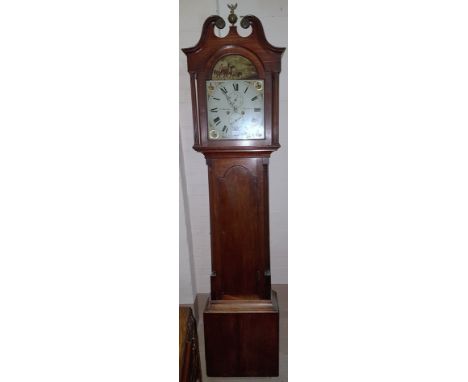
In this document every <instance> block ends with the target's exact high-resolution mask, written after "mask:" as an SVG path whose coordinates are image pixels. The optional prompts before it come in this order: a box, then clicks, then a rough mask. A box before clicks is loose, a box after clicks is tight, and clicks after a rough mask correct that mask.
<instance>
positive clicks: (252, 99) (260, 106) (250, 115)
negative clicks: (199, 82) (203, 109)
mask: <svg viewBox="0 0 468 382" xmlns="http://www.w3.org/2000/svg"><path fill="white" fill-rule="evenodd" d="M206 94H207V112H208V139H210V140H223V139H249V140H250V139H264V138H265V126H264V83H263V80H240V79H239V80H215V81H214V80H210V81H207V82H206Z"/></svg>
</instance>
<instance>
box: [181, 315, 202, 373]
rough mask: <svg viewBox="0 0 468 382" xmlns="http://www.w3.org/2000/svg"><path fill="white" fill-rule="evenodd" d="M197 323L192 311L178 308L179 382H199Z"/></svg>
mask: <svg viewBox="0 0 468 382" xmlns="http://www.w3.org/2000/svg"><path fill="white" fill-rule="evenodd" d="M201 380H202V378H201V367H200V351H199V347H198V337H197V323H196V321H195V318H194V317H193V313H192V309H190V308H187V307H179V381H180V382H201Z"/></svg>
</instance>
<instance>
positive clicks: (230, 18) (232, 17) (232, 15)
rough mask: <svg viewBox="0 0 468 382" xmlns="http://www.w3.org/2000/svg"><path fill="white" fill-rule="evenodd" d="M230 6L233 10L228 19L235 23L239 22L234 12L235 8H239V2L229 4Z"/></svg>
mask: <svg viewBox="0 0 468 382" xmlns="http://www.w3.org/2000/svg"><path fill="white" fill-rule="evenodd" d="M227 6H228V8H229V9H230V10H231V13H229V16H228V21H229V22H230V23H231V24H232V25H234V24H235V23H236V22H237V15H236V14H235V13H234V10H235V9H236V8H237V3H236V4H228V5H227Z"/></svg>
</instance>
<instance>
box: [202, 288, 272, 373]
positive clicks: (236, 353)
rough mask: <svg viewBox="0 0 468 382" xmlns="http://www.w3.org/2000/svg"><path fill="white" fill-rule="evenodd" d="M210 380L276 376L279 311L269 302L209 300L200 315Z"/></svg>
mask: <svg viewBox="0 0 468 382" xmlns="http://www.w3.org/2000/svg"><path fill="white" fill-rule="evenodd" d="M203 320H204V323H205V355H206V366H207V370H206V372H207V375H208V376H210V377H229V376H237V377H274V376H278V374H279V310H278V303H277V298H276V293H275V292H272V300H258V301H252V300H242V301H239V303H238V304H231V303H228V302H227V301H224V300H221V301H210V300H208V303H207V307H206V309H205V312H204V314H203Z"/></svg>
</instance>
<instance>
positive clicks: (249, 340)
mask: <svg viewBox="0 0 468 382" xmlns="http://www.w3.org/2000/svg"><path fill="white" fill-rule="evenodd" d="M244 19H245V21H246V22H247V24H248V25H250V26H251V27H252V33H251V34H250V35H249V36H247V37H242V36H240V35H239V34H238V32H237V28H236V27H235V26H231V27H229V33H228V34H227V36H226V37H223V38H220V37H217V36H216V35H215V33H214V28H215V25H217V26H220V25H222V24H223V23H224V21H223V19H222V18H221V17H219V16H211V17H209V18H208V19H207V20H206V21H205V23H204V25H203V29H202V34H201V38H200V40H199V42H198V43H197V44H196V45H195V46H194V47H191V48H186V49H183V52H184V53H185V54H186V55H187V64H188V71H189V73H190V84H191V93H192V111H193V124H194V146H193V148H194V149H195V150H197V151H199V152H202V153H203V154H204V155H205V157H206V162H207V166H208V181H209V196H210V221H211V260H212V274H211V299H210V300H209V302H208V304H207V306H206V309H205V311H204V315H203V317H204V326H205V347H206V364H207V372H208V375H209V376H225V377H233V376H239V377H240V376H242V377H248V376H263V377H267V376H277V375H278V364H279V310H278V306H277V302H276V296H275V294H274V292H272V291H271V275H270V245H269V241H270V238H269V201H268V161H269V157H270V155H271V153H272V152H274V151H275V150H277V149H278V148H279V147H280V144H279V126H278V121H279V118H278V109H279V73H280V71H281V56H282V54H283V52H284V50H285V48H278V47H274V46H273V45H271V44H270V43H269V42H268V41H267V40H266V37H265V34H264V31H263V26H262V24H261V22H260V20H259V19H258V18H256V17H255V16H251V15H249V16H245V17H244ZM230 54H236V55H242V56H245V57H246V58H247V59H249V60H250V61H251V62H252V63H253V64H254V66H255V69H256V71H257V73H258V79H261V80H263V81H264V125H265V139H255V140H240V139H238V140H236V139H230V140H210V139H208V120H207V100H206V81H207V80H211V79H212V76H213V69H214V67H215V65H216V63H217V62H218V60H220V59H221V58H222V57H224V56H227V55H230Z"/></svg>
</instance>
